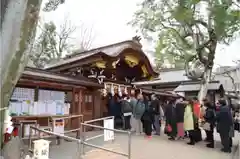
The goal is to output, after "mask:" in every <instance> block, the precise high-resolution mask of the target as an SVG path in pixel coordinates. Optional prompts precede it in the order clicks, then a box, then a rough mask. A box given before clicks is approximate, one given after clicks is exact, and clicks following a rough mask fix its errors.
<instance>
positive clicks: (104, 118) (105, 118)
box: [84, 116, 114, 124]
mask: <svg viewBox="0 0 240 159" xmlns="http://www.w3.org/2000/svg"><path fill="white" fill-rule="evenodd" d="M112 118H114V116H108V117H103V118H97V119H93V120H88V121H85V122H84V123H86V124H88V123H93V122H97V121H103V120H107V119H112Z"/></svg>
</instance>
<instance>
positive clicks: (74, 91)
mask: <svg viewBox="0 0 240 159" xmlns="http://www.w3.org/2000/svg"><path fill="white" fill-rule="evenodd" d="M76 102H77V99H76V88H73V90H72V101H71V108H70V115H72V114H74V113H75V109H76ZM73 128H74V119H70V120H69V129H73Z"/></svg>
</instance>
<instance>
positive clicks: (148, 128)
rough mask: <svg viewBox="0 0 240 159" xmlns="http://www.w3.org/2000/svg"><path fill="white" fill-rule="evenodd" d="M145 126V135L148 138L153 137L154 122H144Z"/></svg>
mask: <svg viewBox="0 0 240 159" xmlns="http://www.w3.org/2000/svg"><path fill="white" fill-rule="evenodd" d="M143 125H144V133H145V134H146V135H147V136H151V135H152V122H151V121H148V120H144V121H143Z"/></svg>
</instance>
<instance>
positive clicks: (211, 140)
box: [205, 130, 214, 145]
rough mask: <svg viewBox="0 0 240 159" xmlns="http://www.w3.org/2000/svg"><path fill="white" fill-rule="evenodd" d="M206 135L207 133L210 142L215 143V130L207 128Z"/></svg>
mask: <svg viewBox="0 0 240 159" xmlns="http://www.w3.org/2000/svg"><path fill="white" fill-rule="evenodd" d="M205 132H206V135H207V141H208V142H209V144H211V145H214V135H213V130H205Z"/></svg>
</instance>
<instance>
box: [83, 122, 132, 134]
mask: <svg viewBox="0 0 240 159" xmlns="http://www.w3.org/2000/svg"><path fill="white" fill-rule="evenodd" d="M82 125H84V126H89V127H92V128H97V129H103V130H110V131H115V132H119V133H125V134H128V133H129V131H124V130H118V129H110V128H104V127H102V126H98V125H92V124H86V123H82ZM130 133H131V132H130Z"/></svg>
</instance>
